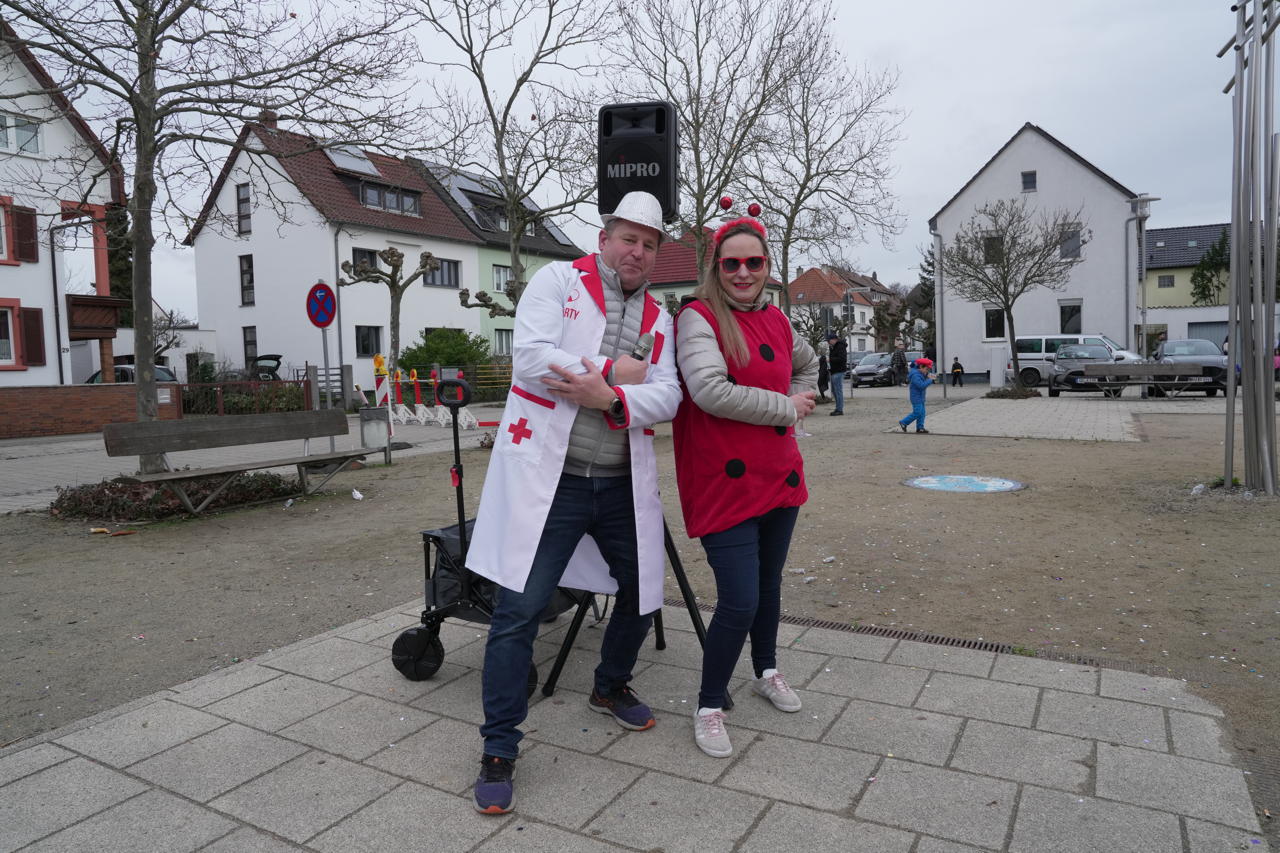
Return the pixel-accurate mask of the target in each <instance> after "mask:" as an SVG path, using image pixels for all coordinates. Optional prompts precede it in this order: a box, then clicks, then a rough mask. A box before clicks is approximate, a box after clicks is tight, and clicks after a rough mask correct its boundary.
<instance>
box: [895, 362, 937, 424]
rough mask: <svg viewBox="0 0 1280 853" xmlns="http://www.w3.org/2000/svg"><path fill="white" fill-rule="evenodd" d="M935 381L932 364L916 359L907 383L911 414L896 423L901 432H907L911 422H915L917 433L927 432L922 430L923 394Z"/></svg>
mask: <svg viewBox="0 0 1280 853" xmlns="http://www.w3.org/2000/svg"><path fill="white" fill-rule="evenodd" d="M935 380H936V376H935V375H934V373H933V362H932V361H931V360H930V359H927V358H917V359H916V361H915V364H914V365H913V366H912V367H911V378H910V379H909V380H908V383H907V384H909V385H910V386H911V414H909V415H907V416H906V417H905V418H903V419H902V420H900V421H898V426H899V427H900V428H901V429H902V431H903V432H906V431H907V426H908V425H910V423H911V422H912V421H915V422H916V432H917V433H928V432H929V431H928V430H927V429H925V428H924V392H925V391H927V390H929V386H930V385H932V384H933V383H934V381H935Z"/></svg>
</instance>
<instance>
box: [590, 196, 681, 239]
mask: <svg viewBox="0 0 1280 853" xmlns="http://www.w3.org/2000/svg"><path fill="white" fill-rule="evenodd" d="M615 219H625V220H627V221H628V222H634V223H635V224H637V225H643V226H645V227H646V228H652V229H654V230H655V231H657V232H658V239H659V242H661V241H662V240H665V239H666V237H667V232H666V231H663V230H662V203H661V202H659V201H658V199H657V197H656V196H654V195H653V193H647V192H643V191H641V190H636V191H634V192H629V193H627V194H626V195H624V196H623V197H622V201H620V202H618V206H617V208H615V209H614V211H613V213H605V214H602V215H601V216H600V221H601V222H603V223H604V224H605V225H606V226H608V224H609V223H610V222H612V221H613V220H615Z"/></svg>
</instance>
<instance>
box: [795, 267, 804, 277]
mask: <svg viewBox="0 0 1280 853" xmlns="http://www.w3.org/2000/svg"><path fill="white" fill-rule="evenodd" d="M802 272H804V267H802V266H797V267H796V278H799V277H800V273H802Z"/></svg>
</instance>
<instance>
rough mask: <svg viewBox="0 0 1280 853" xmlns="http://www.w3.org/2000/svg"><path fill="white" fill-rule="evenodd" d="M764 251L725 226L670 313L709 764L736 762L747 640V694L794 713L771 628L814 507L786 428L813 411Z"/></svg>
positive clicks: (808, 371) (740, 227)
mask: <svg viewBox="0 0 1280 853" xmlns="http://www.w3.org/2000/svg"><path fill="white" fill-rule="evenodd" d="M765 240H766V232H765V228H764V226H763V225H761V224H760V223H759V222H758V221H757V220H755V219H750V218H742V219H736V220H733V221H731V222H728V223H726V224H724V225H722V226H721V227H720V229H719V230H718V231H716V233H715V235H714V236H713V238H712V245H713V246H714V254H713V257H712V263H711V269H710V270H709V271H708V273H707V274H706V276H705V277H704V278H703V280H702V282H701V283H700V284H699V285H698V289H697V290H695V291H694V296H695V297H696V298H695V299H694V300H693V301H691V302H690V303H689V304H687V305H686V306H685V307H684V308H682V309H681V310H680V313H679V314H677V315H676V361H677V363H678V365H679V368H680V376H681V378H682V380H683V384H684V397H683V399H682V400H681V401H680V409H679V411H678V412H677V413H676V418H675V421H674V423H673V437H674V439H675V453H676V485H677V486H678V487H679V489H680V508H681V510H682V511H683V514H684V523H685V528H686V530H687V532H688V535H689V536H690V537H691V538H699V539H701V540H702V547H703V548H704V549H705V550H706V553H707V562H708V563H709V564H710V566H711V570H712V572H713V573H714V574H715V578H716V610H715V614H714V615H713V616H712V617H711V624H710V625H709V626H708V627H707V635H706V642H705V643H704V648H703V655H702V684H701V689H700V690H699V692H698V705H697V709H696V710H695V711H694V719H693V724H694V725H693V738H694V743H695V744H696V745H697V746H698V748H699V749H701V750H702V751H703V752H705V753H706V754H708V755H711V756H714V757H717V758H724V757H726V756H729V755H731V754H732V753H733V747H732V745H731V744H730V741H729V733H728V731H727V730H726V728H725V713H724V706H725V699H726V696H727V694H728V689H729V678H730V676H732V675H733V670H734V667H735V666H736V665H737V663H738V657H739V655H741V653H742V647H743V645H744V644H745V642H746V640H747V637H748V636H750V638H751V664H752V667H753V669H754V672H755V678H754V680H753V681H752V682H751V690H752V692H753V693H755V694H756V695H758V696H761V697H764V698H765V699H767V700H768V701H769V702H771V703H772V704H773V706H774V707H775V708H777V709H778V710H780V711H788V712H795V711H799V710H800V697H798V696H797V695H796V694H795V691H793V690H792V689H791V688H790V687H789V686H788V685H787V682H786V680H785V679H784V678H783V677H782V674H781V673H780V672H779V671H778V662H777V639H778V619H779V616H780V613H781V597H782V566H783V563H784V562H785V561H786V557H787V550H788V548H789V547H790V545H791V532H792V530H793V529H794V528H795V524H796V518H797V516H798V515H799V513H800V506H801V504H803V503H804V502H805V500H806V499H807V498H808V489H807V487H806V486H805V480H804V465H803V461H802V459H801V457H800V448H799V446H798V445H797V444H796V440H795V436H794V435H793V434H792V430H791V429H789V427H791V426H792V425H793V424H796V423H798V422H799V419H800V418H801V417H803V416H804V415H806V414H809V413H810V412H812V411H813V386H814V382H815V380H816V379H817V376H818V369H817V357H816V356H815V355H814V351H813V349H812V348H811V347H810V346H809V344H808V343H806V342H805V340H804V339H803V338H802V337H800V336H799V335H798V334H797V333H796V332H795V330H794V329H793V328H792V326H791V323H790V322H789V321H788V320H787V317H786V315H785V314H783V313H782V312H781V311H780V310H778V309H777V308H776V307H774V306H773V305H771V304H770V303H769V301H768V300H767V299H766V298H765V297H764V284H765V282H766V281H767V280H768V278H769V269H770V264H769V249H768V244H767V243H766V242H765Z"/></svg>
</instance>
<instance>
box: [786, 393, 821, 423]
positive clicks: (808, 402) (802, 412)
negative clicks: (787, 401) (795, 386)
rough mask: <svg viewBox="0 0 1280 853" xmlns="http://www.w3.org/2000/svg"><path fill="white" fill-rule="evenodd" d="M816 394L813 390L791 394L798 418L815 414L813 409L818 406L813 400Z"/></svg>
mask: <svg viewBox="0 0 1280 853" xmlns="http://www.w3.org/2000/svg"><path fill="white" fill-rule="evenodd" d="M815 396H816V395H815V392H813V391H805V392H803V393H801V394H792V395H791V405H793V406H795V407H796V418H797V419H799V418H803V417H805V416H806V415H811V414H813V410H814V409H815V408H816V407H817V404H816V403H814V402H813V399H814V397H815Z"/></svg>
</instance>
